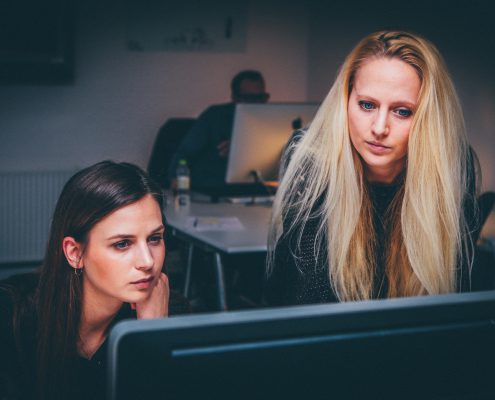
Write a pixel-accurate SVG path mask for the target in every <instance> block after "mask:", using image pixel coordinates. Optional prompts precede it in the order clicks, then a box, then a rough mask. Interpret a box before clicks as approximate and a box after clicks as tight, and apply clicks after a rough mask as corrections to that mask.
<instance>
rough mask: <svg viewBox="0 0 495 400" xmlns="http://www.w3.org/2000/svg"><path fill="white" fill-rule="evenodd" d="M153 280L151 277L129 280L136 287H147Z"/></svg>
mask: <svg viewBox="0 0 495 400" xmlns="http://www.w3.org/2000/svg"><path fill="white" fill-rule="evenodd" d="M151 282H153V277H152V276H150V277H149V278H144V279H140V280H139V281H135V282H131V284H132V285H135V286H136V288H137V289H148V288H149V287H150V285H151Z"/></svg>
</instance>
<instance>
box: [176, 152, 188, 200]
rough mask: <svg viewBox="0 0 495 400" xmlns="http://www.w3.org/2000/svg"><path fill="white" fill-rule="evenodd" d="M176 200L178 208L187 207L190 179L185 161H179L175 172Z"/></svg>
mask: <svg viewBox="0 0 495 400" xmlns="http://www.w3.org/2000/svg"><path fill="white" fill-rule="evenodd" d="M176 177H177V200H178V204H179V206H187V205H189V202H190V200H191V199H190V189H191V178H190V173H189V167H188V166H187V161H186V160H180V161H179V165H178V166H177V171H176Z"/></svg>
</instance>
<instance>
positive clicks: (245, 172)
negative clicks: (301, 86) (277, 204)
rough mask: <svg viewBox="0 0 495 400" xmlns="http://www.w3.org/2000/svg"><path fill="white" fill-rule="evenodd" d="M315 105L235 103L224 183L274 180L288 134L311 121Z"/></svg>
mask: <svg viewBox="0 0 495 400" xmlns="http://www.w3.org/2000/svg"><path fill="white" fill-rule="evenodd" d="M317 109H318V104H310V103H265V104H237V105H236V109H235V114H234V125H233V130H232V139H231V142H230V151H229V159H228V164H227V174H226V178H225V181H226V182H227V183H255V182H256V180H255V178H254V176H253V172H255V173H257V174H259V178H260V179H261V180H264V181H275V180H277V179H278V170H279V164H280V158H281V155H282V151H283V148H284V146H285V145H286V144H287V141H288V140H289V138H290V136H291V135H292V133H293V132H294V131H295V130H296V129H299V128H304V127H306V126H307V125H309V124H310V123H311V121H312V120H313V117H314V115H315V113H316V110H317Z"/></svg>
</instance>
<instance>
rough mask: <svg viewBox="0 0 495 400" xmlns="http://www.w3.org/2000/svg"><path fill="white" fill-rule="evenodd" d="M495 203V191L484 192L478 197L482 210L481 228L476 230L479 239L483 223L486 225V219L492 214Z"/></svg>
mask: <svg viewBox="0 0 495 400" xmlns="http://www.w3.org/2000/svg"><path fill="white" fill-rule="evenodd" d="M494 205H495V192H484V193H482V194H481V195H480V196H479V197H478V208H479V210H480V220H479V228H478V230H477V231H476V232H475V233H476V236H475V238H476V239H477V238H478V237H479V235H480V233H481V230H482V229H483V225H485V222H486V220H487V219H488V217H489V216H490V213H491V212H492V210H493V207H494Z"/></svg>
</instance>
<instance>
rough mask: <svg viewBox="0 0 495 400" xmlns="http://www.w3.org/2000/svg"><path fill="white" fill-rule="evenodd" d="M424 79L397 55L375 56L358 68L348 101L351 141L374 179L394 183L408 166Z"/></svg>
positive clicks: (367, 174) (371, 179)
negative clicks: (417, 106) (392, 56)
mask: <svg viewBox="0 0 495 400" xmlns="http://www.w3.org/2000/svg"><path fill="white" fill-rule="evenodd" d="M420 87H421V81H420V79H419V77H418V74H417V72H416V70H415V69H414V68H413V67H411V66H410V65H409V64H406V63H405V62H404V61H401V60H399V59H397V58H375V59H371V60H369V61H367V62H365V63H364V64H363V65H362V66H361V67H360V68H359V69H358V71H357V73H356V76H355V80H354V86H353V88H352V91H351V94H350V97H349V104H348V111H347V113H348V122H349V134H350V138H351V142H352V144H353V146H354V148H355V149H356V151H357V152H358V153H359V155H360V156H361V158H362V159H363V161H364V167H365V173H366V176H367V178H368V180H369V181H371V182H383V183H391V182H392V181H393V180H394V179H395V177H396V176H397V175H398V174H399V173H400V172H401V171H402V170H403V169H404V167H405V161H406V156H407V143H408V140H409V131H410V129H411V124H412V120H413V114H414V112H415V110H416V105H417V101H418V95H419V90H420Z"/></svg>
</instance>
